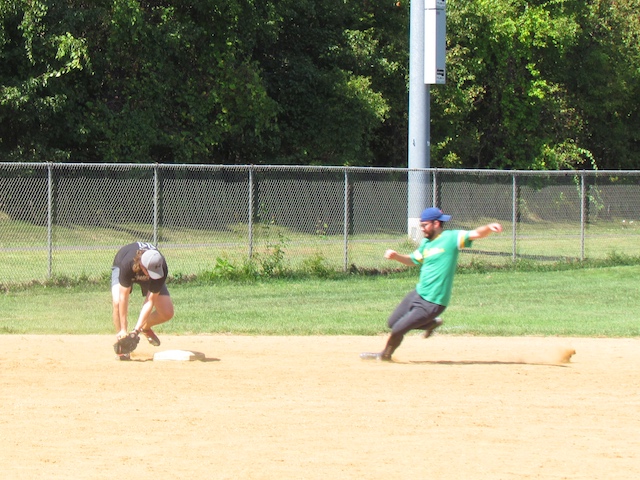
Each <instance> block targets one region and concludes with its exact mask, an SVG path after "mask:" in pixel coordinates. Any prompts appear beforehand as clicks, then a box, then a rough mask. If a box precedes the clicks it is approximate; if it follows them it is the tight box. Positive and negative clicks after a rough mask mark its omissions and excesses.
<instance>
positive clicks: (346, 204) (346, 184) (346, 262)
mask: <svg viewBox="0 0 640 480" xmlns="http://www.w3.org/2000/svg"><path fill="white" fill-rule="evenodd" d="M349 221H350V220H349V172H347V169H346V168H345V170H344V227H343V229H342V231H343V235H344V265H343V267H342V269H343V271H345V272H346V271H347V270H348V268H349Z"/></svg>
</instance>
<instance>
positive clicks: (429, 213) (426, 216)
mask: <svg viewBox="0 0 640 480" xmlns="http://www.w3.org/2000/svg"><path fill="white" fill-rule="evenodd" d="M433 220H440V221H441V222H448V221H449V220H451V215H445V214H444V213H442V210H440V209H439V208H437V207H430V208H425V209H424V210H423V211H422V213H421V214H420V221H421V222H431V221H433Z"/></svg>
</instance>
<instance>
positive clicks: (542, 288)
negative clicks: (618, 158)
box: [0, 265, 640, 337]
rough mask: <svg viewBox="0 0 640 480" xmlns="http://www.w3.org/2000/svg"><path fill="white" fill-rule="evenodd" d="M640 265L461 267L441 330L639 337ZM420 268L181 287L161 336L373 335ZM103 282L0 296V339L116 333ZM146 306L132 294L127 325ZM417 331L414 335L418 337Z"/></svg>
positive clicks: (382, 327)
mask: <svg viewBox="0 0 640 480" xmlns="http://www.w3.org/2000/svg"><path fill="white" fill-rule="evenodd" d="M639 276H640V266H638V265H631V266H613V267H602V268H570V269H564V270H563V269H560V270H549V271H535V270H534V271H517V270H516V271H514V270H508V271H507V270H500V269H489V270H488V271H478V272H475V271H473V270H472V269H463V270H462V271H461V272H459V273H458V275H457V276H456V280H455V284H454V292H453V299H452V303H451V305H450V307H449V308H448V309H447V310H446V312H445V313H444V315H443V318H444V319H445V324H444V326H443V327H442V328H441V329H440V330H439V333H440V334H447V335H483V336H512V335H513V336H516V335H542V336H606V337H637V336H639V335H640V322H639V321H638V318H637V314H636V310H637V303H638V302H637V298H638V294H637V285H636V282H637V278H638V277H639ZM416 279H417V270H412V271H410V272H401V273H397V274H391V275H373V276H364V275H342V276H337V277H334V278H330V279H321V278H312V277H308V278H301V279H264V280H258V281H244V282H241V281H222V280H219V281H213V282H203V281H195V282H176V283H170V284H169V289H170V291H171V295H172V298H173V300H174V303H175V307H176V315H175V317H174V319H173V320H171V321H170V322H168V323H166V324H164V325H162V326H159V327H158V329H157V330H158V333H159V335H162V334H175V335H187V334H237V335H375V334H382V333H384V332H386V331H387V329H386V319H387V317H388V315H389V313H390V312H391V311H392V310H393V308H394V307H395V306H396V304H397V303H398V302H399V301H400V300H401V298H402V297H403V296H404V295H405V294H406V293H407V292H408V291H410V290H411V289H412V288H414V286H415V282H416ZM110 302H111V300H110V295H109V289H108V285H107V283H106V281H105V282H100V283H90V284H87V285H84V286H74V287H61V286H42V285H35V286H31V287H22V288H18V289H13V290H12V289H8V290H6V291H5V292H4V293H3V294H2V295H0V312H2V314H1V315H0V333H3V334H107V333H112V332H113V327H112V323H111V303H110ZM141 302H142V296H141V295H140V293H139V288H137V287H136V290H135V291H134V294H133V295H132V304H131V306H130V322H131V323H130V324H131V325H133V323H135V320H136V319H137V313H138V310H139V307H140V305H141ZM416 333H417V332H416Z"/></svg>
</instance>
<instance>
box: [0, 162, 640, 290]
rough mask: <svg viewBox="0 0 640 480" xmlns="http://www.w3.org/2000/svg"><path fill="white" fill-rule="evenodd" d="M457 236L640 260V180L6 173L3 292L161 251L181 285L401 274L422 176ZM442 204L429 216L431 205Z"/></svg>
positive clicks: (507, 246) (337, 171)
mask: <svg viewBox="0 0 640 480" xmlns="http://www.w3.org/2000/svg"><path fill="white" fill-rule="evenodd" d="M415 173H419V174H420V175H419V178H421V179H422V180H421V187H422V189H423V192H424V198H425V199H427V200H426V201H425V202H424V203H425V205H424V206H430V205H431V204H435V205H438V206H440V207H441V208H442V209H443V210H444V211H445V212H447V213H450V214H452V215H453V220H452V221H451V222H450V223H449V224H448V226H447V228H462V229H471V228H475V227H476V226H478V225H481V224H484V223H487V222H489V221H498V222H501V223H502V224H503V226H504V228H505V231H504V233H503V234H502V235H495V236H491V237H489V238H487V239H483V240H482V241H481V242H477V244H476V246H474V248H473V249H470V250H469V251H467V252H466V253H465V254H464V255H463V256H462V257H461V262H471V261H482V262H487V263H504V262H512V261H515V260H517V259H521V258H528V259H531V260H532V261H558V260H564V259H568V260H583V259H585V258H604V257H606V256H610V255H615V254H625V255H634V256H636V255H640V246H639V242H638V241H637V240H638V237H639V235H640V230H639V227H640V219H639V218H638V217H639V216H640V214H639V213H638V212H640V172H637V171H600V172H597V171H596V172H594V171H557V172H555V171H554V172H532V171H498V170H454V169H425V170H408V169H400V168H397V169H396V168H357V167H301V166H230V165H159V164H144V165H141V164H59V163H0V255H1V256H2V262H0V263H1V266H0V284H12V283H24V282H29V281H34V280H35V281H41V280H45V279H48V278H51V277H56V276H71V277H77V276H86V277H87V278H102V277H105V278H106V277H107V276H108V272H109V270H110V265H111V261H112V259H113V256H114V254H115V252H116V251H117V249H118V248H119V247H120V246H121V245H124V244H125V243H129V242H132V241H135V240H142V241H151V242H153V243H156V244H157V245H158V248H160V250H161V251H162V252H163V253H164V254H165V256H166V257H167V260H168V263H169V269H170V275H171V276H187V275H193V274H198V273H201V272H205V271H213V270H216V269H224V268H227V269H229V268H237V266H238V265H241V264H243V262H247V261H249V259H251V261H252V262H256V263H258V264H262V265H263V266H269V265H271V266H272V267H273V265H274V262H276V263H277V264H278V265H279V266H283V265H284V266H286V267H290V268H305V266H313V265H316V266H317V265H319V264H322V265H323V266H324V267H326V268H330V269H336V270H340V269H341V270H347V269H350V268H354V267H355V268H366V269H375V268H387V267H389V266H390V265H389V263H388V261H385V260H384V259H383V258H382V256H383V252H384V250H385V249H386V248H395V249H398V250H402V251H405V252H408V251H410V250H411V249H412V248H413V242H412V241H411V238H414V239H415V237H416V236H417V232H416V230H415V228H412V226H411V223H410V222H408V218H407V217H408V214H407V211H408V210H407V209H408V203H409V202H410V201H411V199H409V198H408V191H409V188H408V178H415ZM426 204H429V205H426Z"/></svg>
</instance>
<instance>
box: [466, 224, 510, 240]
mask: <svg viewBox="0 0 640 480" xmlns="http://www.w3.org/2000/svg"><path fill="white" fill-rule="evenodd" d="M500 232H502V225H500V224H499V223H489V224H487V225H483V226H482V227H478V228H476V229H475V230H472V231H471V232H469V240H479V239H481V238H485V237H488V236H489V235H490V234H492V233H500Z"/></svg>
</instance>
